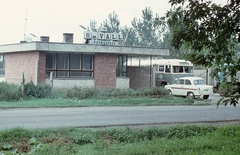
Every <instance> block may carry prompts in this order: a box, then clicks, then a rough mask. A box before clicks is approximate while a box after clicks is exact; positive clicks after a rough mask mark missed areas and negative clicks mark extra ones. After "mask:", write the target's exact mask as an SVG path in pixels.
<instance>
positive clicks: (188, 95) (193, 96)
mask: <svg viewBox="0 0 240 155" xmlns="http://www.w3.org/2000/svg"><path fill="white" fill-rule="evenodd" d="M187 97H188V98H191V99H194V98H195V95H194V93H193V92H188V93H187Z"/></svg>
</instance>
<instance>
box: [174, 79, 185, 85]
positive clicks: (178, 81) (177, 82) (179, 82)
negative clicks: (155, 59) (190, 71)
mask: <svg viewBox="0 0 240 155" xmlns="http://www.w3.org/2000/svg"><path fill="white" fill-rule="evenodd" d="M176 84H184V80H183V79H178V80H177V81H176Z"/></svg>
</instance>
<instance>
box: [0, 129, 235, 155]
mask: <svg viewBox="0 0 240 155" xmlns="http://www.w3.org/2000/svg"><path fill="white" fill-rule="evenodd" d="M239 143H240V126H221V127H213V126H175V127H168V128H161V127H149V128H147V129H144V130H134V129H131V128H125V129H117V128H107V129H76V128H62V129H41V130H27V129H23V128H13V129H8V130H0V154H4V153H5V154H10V155H11V154H14V153H15V154H17V153H25V154H34V155H43V154H48V155H54V154H58V155H66V154H76V155H82V154H87V155H98V154H104V155H112V154H118V155H146V154H151V155H154V154H155V155H159V154H163V155H165V154H166V155H169V154H177V155H188V154H189V155H190V154H197V155H198V154H199V155H202V154H211V155H225V154H228V155H236V154H239V152H240V147H239Z"/></svg>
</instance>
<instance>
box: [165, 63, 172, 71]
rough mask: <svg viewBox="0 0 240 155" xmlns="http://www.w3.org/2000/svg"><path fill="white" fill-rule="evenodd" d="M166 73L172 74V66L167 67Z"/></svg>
mask: <svg viewBox="0 0 240 155" xmlns="http://www.w3.org/2000/svg"><path fill="white" fill-rule="evenodd" d="M165 72H166V73H170V72H171V65H166V67H165Z"/></svg>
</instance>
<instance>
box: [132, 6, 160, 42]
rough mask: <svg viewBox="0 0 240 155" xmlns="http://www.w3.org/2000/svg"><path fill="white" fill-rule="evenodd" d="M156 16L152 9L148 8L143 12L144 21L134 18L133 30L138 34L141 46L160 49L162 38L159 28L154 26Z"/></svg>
mask: <svg viewBox="0 0 240 155" xmlns="http://www.w3.org/2000/svg"><path fill="white" fill-rule="evenodd" d="M153 21H154V15H153V12H152V10H151V8H148V7H146V8H145V9H144V10H142V19H137V18H134V19H133V21H132V26H133V29H134V30H135V31H136V32H137V34H138V37H140V38H139V46H145V47H158V46H159V43H160V42H159V40H160V36H159V34H158V33H157V28H156V27H154V25H153Z"/></svg>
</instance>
